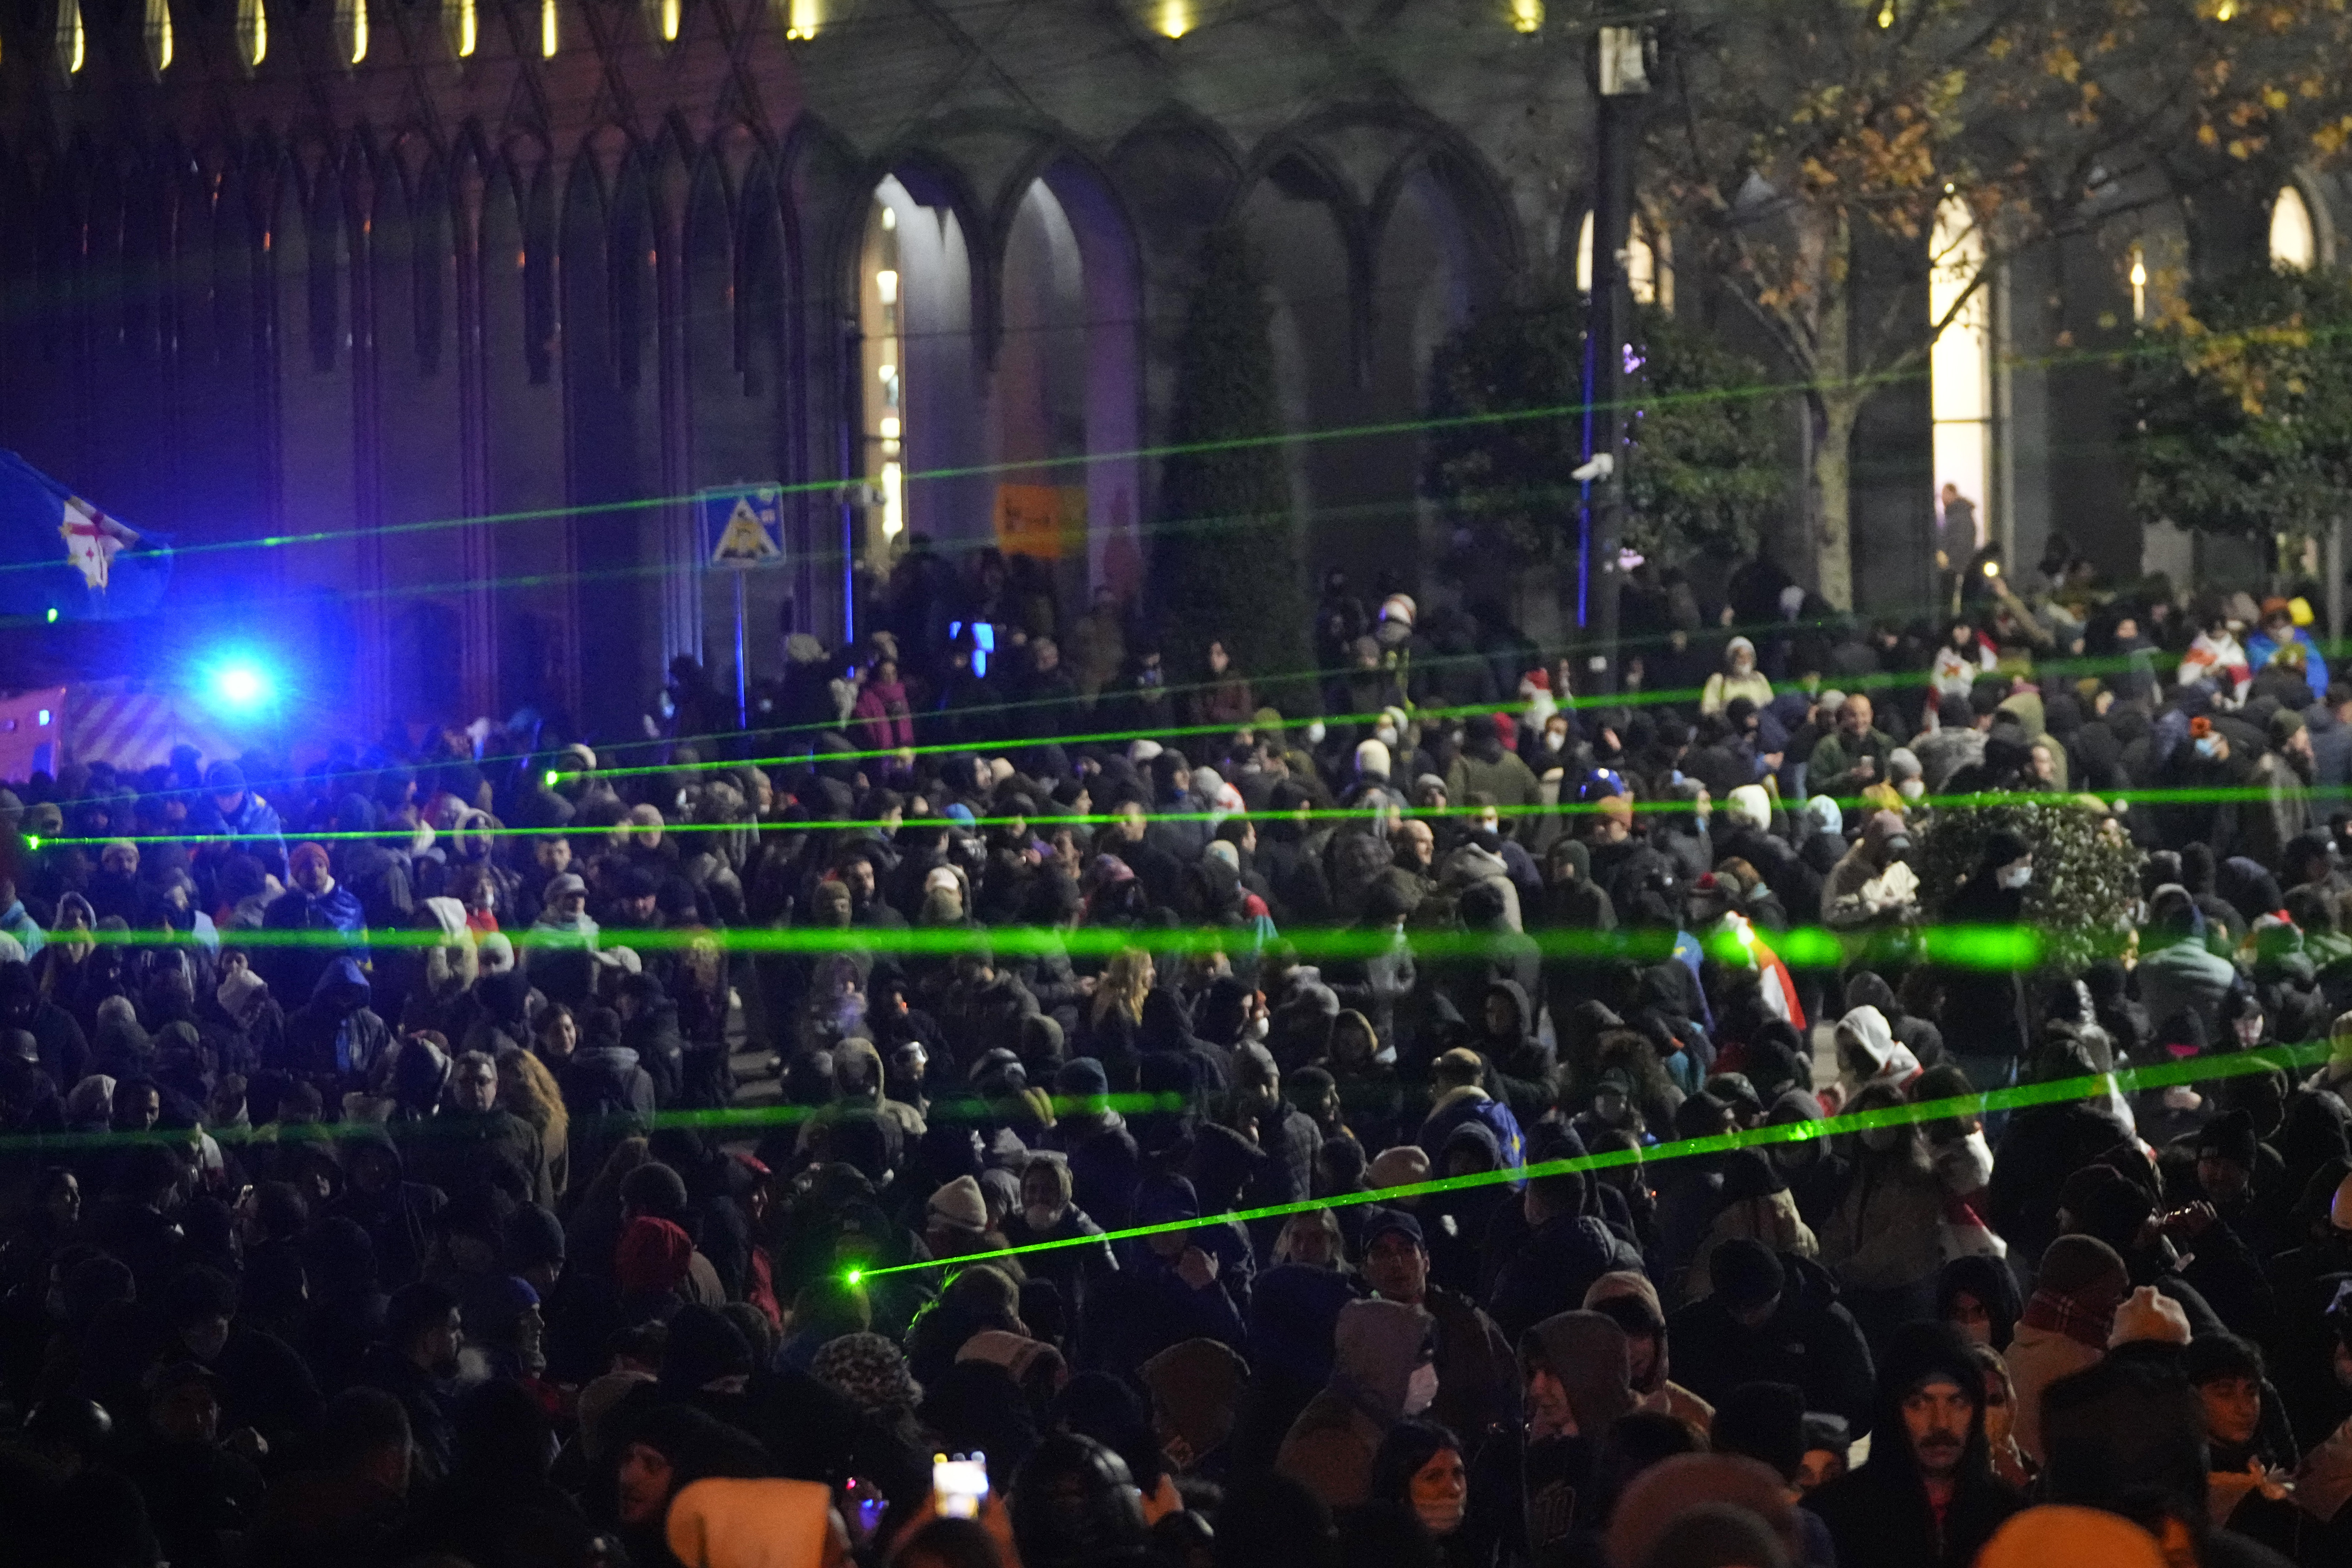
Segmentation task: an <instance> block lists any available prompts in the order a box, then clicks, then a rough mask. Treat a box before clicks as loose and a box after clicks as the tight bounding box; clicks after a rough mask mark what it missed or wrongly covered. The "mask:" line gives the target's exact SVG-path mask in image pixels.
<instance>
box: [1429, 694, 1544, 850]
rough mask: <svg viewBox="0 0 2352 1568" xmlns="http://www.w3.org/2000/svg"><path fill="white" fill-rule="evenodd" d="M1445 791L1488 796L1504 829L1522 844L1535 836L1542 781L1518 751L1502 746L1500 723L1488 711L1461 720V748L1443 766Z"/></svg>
mask: <svg viewBox="0 0 2352 1568" xmlns="http://www.w3.org/2000/svg"><path fill="white" fill-rule="evenodd" d="M1445 795H1446V798H1447V799H1449V800H1457V801H1462V802H1465V803H1467V802H1468V801H1469V799H1470V797H1471V796H1472V795H1486V796H1488V797H1490V798H1491V799H1492V800H1493V802H1494V804H1495V806H1496V810H1497V811H1498V812H1499V814H1500V816H1501V817H1502V818H1503V822H1502V831H1503V833H1504V834H1505V835H1506V836H1507V837H1510V838H1513V839H1516V840H1517V842H1519V843H1521V844H1525V843H1527V842H1528V840H1529V839H1530V838H1532V837H1534V835H1535V831H1536V827H1537V826H1538V824H1537V814H1538V808H1539V807H1540V806H1541V805H1543V785H1542V784H1541V783H1540V782H1539V781H1538V779H1537V777H1536V775H1535V773H1534V770H1532V769H1530V768H1529V767H1528V764H1527V763H1524V762H1522V761H1520V760H1519V755H1518V753H1517V752H1511V751H1507V750H1505V749H1504V746H1503V738H1502V730H1501V727H1500V726H1499V725H1497V724H1496V721H1495V716H1494V715H1493V714H1491V713H1473V714H1472V715H1470V717H1469V718H1468V719H1467V720H1466V721H1465V722H1464V723H1463V726H1462V750H1461V752H1460V753H1459V754H1458V755H1456V756H1455V757H1454V764H1453V766H1451V767H1449V768H1447V769H1446V770H1445Z"/></svg>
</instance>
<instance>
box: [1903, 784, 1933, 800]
mask: <svg viewBox="0 0 2352 1568" xmlns="http://www.w3.org/2000/svg"><path fill="white" fill-rule="evenodd" d="M1895 794H1896V795H1901V796H1902V797H1903V798H1904V799H1905V800H1917V799H1919V798H1920V797H1921V796H1922V795H1926V794H1927V785H1926V784H1922V783H1920V782H1919V781H1918V780H1917V779H1905V780H1904V781H1903V782H1902V783H1901V784H1896V785H1895Z"/></svg>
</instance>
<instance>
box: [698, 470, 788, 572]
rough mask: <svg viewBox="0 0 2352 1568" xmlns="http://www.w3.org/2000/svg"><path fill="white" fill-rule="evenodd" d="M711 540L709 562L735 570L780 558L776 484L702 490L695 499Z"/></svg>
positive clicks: (779, 493) (779, 500)
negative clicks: (746, 487)
mask: <svg viewBox="0 0 2352 1568" xmlns="http://www.w3.org/2000/svg"><path fill="white" fill-rule="evenodd" d="M697 500H698V502H699V503H700V507H701V510H702V526H703V530H704V531H705V533H706V534H707V535H708V537H709V540H710V563H711V564H712V565H713V566H727V567H732V568H734V569H736V570H738V571H741V570H746V569H748V568H751V567H753V566H764V565H767V564H769V563H772V562H776V561H781V560H782V559H783V554H784V552H783V547H782V545H780V544H778V543H777V542H776V540H777V536H778V534H779V532H780V531H781V530H780V528H779V520H780V516H781V513H782V507H783V490H782V488H780V487H778V486H775V485H761V486H757V487H754V488H751V489H728V490H705V491H703V492H702V494H701V495H700V496H699V497H698V498H697Z"/></svg>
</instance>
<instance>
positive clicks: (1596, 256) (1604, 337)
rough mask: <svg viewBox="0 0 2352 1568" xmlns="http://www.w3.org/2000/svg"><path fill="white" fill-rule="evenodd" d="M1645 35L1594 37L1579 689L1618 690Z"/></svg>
mask: <svg viewBox="0 0 2352 1568" xmlns="http://www.w3.org/2000/svg"><path fill="white" fill-rule="evenodd" d="M1653 40H1654V35H1653V33H1652V32H1651V30H1650V29H1649V28H1648V27H1647V26H1643V24H1642V23H1641V22H1639V21H1627V22H1622V23H1606V24H1603V25H1602V26H1601V27H1600V28H1599V29H1597V31H1596V32H1595V33H1594V36H1593V47H1592V67H1593V72H1592V75H1593V87H1594V89H1595V92H1596V94H1597V95H1598V99H1599V103H1600V114H1599V126H1598V130H1597V133H1596V135H1595V138H1594V155H1593V167H1594V174H1593V189H1592V297H1591V300H1589V301H1587V304H1586V307H1585V332H1584V384H1583V386H1582V388H1581V389H1580V390H1581V392H1582V401H1583V404H1584V442H1583V452H1584V466H1583V467H1582V468H1579V469H1578V470H1577V472H1576V478H1577V479H1578V480H1579V481H1580V483H1581V484H1582V486H1583V493H1582V496H1581V509H1580V517H1579V523H1578V533H1579V541H1578V542H1579V545H1580V551H1579V553H1580V557H1581V570H1580V573H1579V574H1578V578H1577V593H1576V601H1577V602H1576V621H1577V626H1578V627H1579V628H1580V630H1582V631H1583V633H1584V634H1585V635H1584V641H1585V647H1586V650H1587V653H1586V677H1585V681H1586V687H1587V689H1588V690H1590V691H1591V692H1593V693H1595V694H1603V693H1609V692H1613V691H1615V690H1616V689H1617V687H1618V682H1619V676H1620V672H1619V669H1618V662H1617V609H1618V605H1617V600H1618V588H1619V585H1620V578H1621V576H1622V573H1621V572H1620V570H1619V567H1618V558H1619V555H1620V552H1621V550H1622V541H1623V538H1624V510H1625V471H1624V459H1625V408H1624V403H1625V398H1624V386H1625V382H1626V368H1625V345H1626V341H1627V339H1628V338H1629V337H1630V336H1631V332H1630V329H1631V327H1632V325H1633V288H1632V279H1630V278H1629V276H1628V275H1627V267H1626V263H1627V251H1628V249H1629V248H1630V247H1631V246H1632V244H1633V154H1634V152H1635V148H1636V145H1637V143H1638V142H1639V140H1640V137H1641V110H1642V108H1643V102H1644V100H1646V98H1647V97H1648V94H1649V91H1650V51H1651V47H1652V44H1653Z"/></svg>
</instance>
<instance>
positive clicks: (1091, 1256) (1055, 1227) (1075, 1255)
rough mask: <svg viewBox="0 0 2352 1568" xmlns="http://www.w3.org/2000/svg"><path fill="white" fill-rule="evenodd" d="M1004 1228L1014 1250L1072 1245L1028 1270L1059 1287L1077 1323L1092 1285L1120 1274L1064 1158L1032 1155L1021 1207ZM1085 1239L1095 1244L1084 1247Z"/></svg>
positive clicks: (1028, 1264) (1037, 1259)
mask: <svg viewBox="0 0 2352 1568" xmlns="http://www.w3.org/2000/svg"><path fill="white" fill-rule="evenodd" d="M1002 1228H1003V1233H1004V1239H1005V1241H1006V1242H1007V1243H1009V1244H1010V1245H1012V1246H1013V1247H1034V1246H1037V1245H1039V1244H1041V1243H1050V1242H1061V1243H1066V1244H1069V1245H1063V1246H1058V1247H1053V1248H1051V1249H1050V1250H1048V1251H1045V1252H1038V1253H1033V1254H1030V1255H1029V1256H1027V1257H1026V1258H1024V1260H1023V1267H1024V1268H1026V1269H1027V1270H1028V1272H1029V1275H1030V1277H1031V1278H1032V1279H1050V1280H1052V1281H1053V1282H1054V1284H1055V1288H1056V1289H1059V1290H1060V1291H1061V1294H1062V1300H1063V1302H1064V1304H1065V1305H1066V1308H1067V1310H1068V1312H1069V1315H1070V1320H1071V1321H1074V1322H1075V1321H1078V1320H1080V1319H1081V1318H1083V1317H1084V1316H1085V1315H1086V1300H1087V1286H1088V1285H1089V1284H1090V1283H1091V1282H1092V1281H1094V1280H1096V1279H1101V1278H1102V1277H1103V1276H1104V1275H1107V1274H1115V1273H1117V1272H1118V1258H1117V1256H1116V1255H1115V1254H1113V1253H1112V1251H1111V1248H1110V1243H1109V1242H1108V1241H1105V1240H1102V1239H1100V1237H1102V1234H1103V1229H1102V1226H1098V1225H1097V1224H1096V1223H1095V1222H1094V1220H1093V1219H1092V1218H1090V1217H1088V1215H1087V1211H1086V1210H1084V1209H1082V1208H1080V1207H1078V1205H1076V1203H1075V1202H1074V1201H1073V1199H1072V1194H1071V1190H1070V1163H1069V1161H1067V1160H1066V1159H1065V1158H1063V1157H1062V1156H1061V1155H1060V1154H1057V1153H1054V1152H1050V1151H1049V1152H1039V1153H1034V1154H1032V1155H1030V1156H1029V1163H1027V1164H1025V1165H1024V1166H1023V1167H1022V1168H1021V1205H1020V1207H1018V1208H1016V1209H1014V1210H1013V1212H1011V1213H1010V1214H1007V1215H1005V1216H1004V1220H1003V1226H1002ZM1079 1237H1092V1238H1095V1239H1093V1240H1091V1241H1085V1242H1082V1241H1080V1240H1079V1239H1078V1238H1079Z"/></svg>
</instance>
